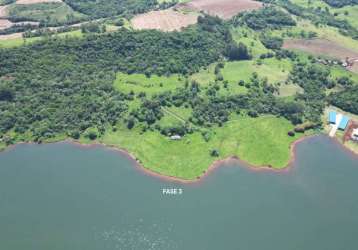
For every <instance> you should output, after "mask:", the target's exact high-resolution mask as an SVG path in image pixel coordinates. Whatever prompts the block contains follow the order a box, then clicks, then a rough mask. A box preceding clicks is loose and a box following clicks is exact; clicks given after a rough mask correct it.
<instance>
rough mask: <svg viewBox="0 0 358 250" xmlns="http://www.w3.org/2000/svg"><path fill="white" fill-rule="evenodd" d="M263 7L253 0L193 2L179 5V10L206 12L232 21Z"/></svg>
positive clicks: (204, 0) (198, 0) (203, 0)
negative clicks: (247, 12)
mask: <svg viewBox="0 0 358 250" xmlns="http://www.w3.org/2000/svg"><path fill="white" fill-rule="evenodd" d="M261 7H262V3H261V2H257V1H253V0H220V1H218V0H193V1H190V2H188V3H183V4H179V5H178V8H182V9H189V10H193V11H204V12H205V13H207V14H209V15H215V16H219V17H221V18H224V19H230V18H231V17H233V16H235V15H236V14H238V13H240V12H243V11H250V10H255V9H259V8H261Z"/></svg>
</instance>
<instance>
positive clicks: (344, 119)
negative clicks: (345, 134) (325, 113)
mask: <svg viewBox="0 0 358 250" xmlns="http://www.w3.org/2000/svg"><path fill="white" fill-rule="evenodd" d="M348 122H349V118H348V117H347V116H343V117H342V120H341V122H340V123H339V125H338V128H339V129H341V130H345V129H346V128H347V125H348Z"/></svg>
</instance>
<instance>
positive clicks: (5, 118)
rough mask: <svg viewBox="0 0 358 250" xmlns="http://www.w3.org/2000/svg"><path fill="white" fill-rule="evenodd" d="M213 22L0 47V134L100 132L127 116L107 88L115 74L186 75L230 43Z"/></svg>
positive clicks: (225, 32)
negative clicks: (177, 29) (176, 29)
mask: <svg viewBox="0 0 358 250" xmlns="http://www.w3.org/2000/svg"><path fill="white" fill-rule="evenodd" d="M206 20H208V21H206ZM213 20H214V21H211V18H209V17H207V19H205V18H203V19H202V20H201V22H200V24H199V25H198V26H197V27H196V28H193V29H187V30H186V31H184V32H173V33H162V32H159V31H138V32H132V31H128V30H125V29H123V30H120V31H119V32H116V33H111V34H106V35H101V36H94V35H92V36H87V37H85V38H84V39H75V38H73V39H56V38H54V39H49V40H45V41H42V42H38V43H35V44H33V45H28V46H22V47H19V48H14V49H0V79H1V80H0V113H1V116H0V128H1V132H2V133H5V132H7V131H9V130H14V131H16V132H17V133H25V132H31V133H32V134H33V136H34V138H35V139H37V140H41V139H42V138H49V137H53V136H55V135H57V134H64V133H66V134H69V135H71V136H74V137H78V136H79V134H80V133H84V132H85V131H86V129H88V128H90V127H92V128H93V127H95V128H97V130H98V132H97V131H96V133H103V132H104V127H105V126H106V125H109V124H114V123H115V122H117V121H118V120H120V119H121V118H122V115H121V114H122V112H123V111H124V110H126V105H125V100H126V99H127V98H128V97H127V96H125V95H123V94H121V93H118V92H117V91H115V90H114V89H113V86H112V84H113V80H114V78H115V72H117V71H122V72H127V73H134V72H139V73H145V74H147V75H150V74H152V73H156V74H158V75H162V74H171V73H182V74H187V73H190V72H195V71H197V70H198V69H199V68H200V67H202V66H206V65H209V64H210V63H212V62H215V61H217V60H218V59H219V58H221V57H223V56H224V54H226V51H227V46H228V45H231V46H232V40H231V36H229V35H228V34H229V33H228V30H227V27H225V25H223V24H221V23H220V22H219V23H217V22H216V21H215V19H213ZM208 30H210V31H208ZM92 137H94V136H92Z"/></svg>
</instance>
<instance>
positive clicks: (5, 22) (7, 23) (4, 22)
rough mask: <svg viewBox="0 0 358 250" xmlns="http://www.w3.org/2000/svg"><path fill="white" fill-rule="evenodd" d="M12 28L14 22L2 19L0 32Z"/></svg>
mask: <svg viewBox="0 0 358 250" xmlns="http://www.w3.org/2000/svg"><path fill="white" fill-rule="evenodd" d="M11 26H12V22H10V21H9V20H7V19H0V30H3V29H7V28H10V27H11Z"/></svg>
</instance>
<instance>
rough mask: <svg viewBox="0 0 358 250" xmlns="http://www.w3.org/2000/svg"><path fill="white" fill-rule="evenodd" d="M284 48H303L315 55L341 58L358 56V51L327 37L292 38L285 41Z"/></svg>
mask: <svg viewBox="0 0 358 250" xmlns="http://www.w3.org/2000/svg"><path fill="white" fill-rule="evenodd" d="M283 48H285V49H297V50H302V51H305V52H308V53H311V54H314V55H322V56H329V57H334V58H337V59H341V60H345V59H346V58H347V57H348V58H358V53H357V52H355V51H353V50H351V49H347V48H345V47H342V46H340V45H338V44H337V43H335V42H332V41H330V40H326V39H312V40H307V39H290V40H286V41H285V42H284V44H283Z"/></svg>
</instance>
